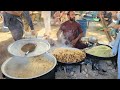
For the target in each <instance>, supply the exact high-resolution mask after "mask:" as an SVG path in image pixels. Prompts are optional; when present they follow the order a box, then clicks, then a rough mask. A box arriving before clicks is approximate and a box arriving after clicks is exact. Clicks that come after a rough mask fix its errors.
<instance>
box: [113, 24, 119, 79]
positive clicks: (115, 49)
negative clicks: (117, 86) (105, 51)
mask: <svg viewBox="0 0 120 90" xmlns="http://www.w3.org/2000/svg"><path fill="white" fill-rule="evenodd" d="M117 28H120V26H117ZM112 55H113V56H115V55H118V56H117V66H118V79H120V31H119V32H118V34H117V37H116V39H115V42H114V44H113V47H112Z"/></svg>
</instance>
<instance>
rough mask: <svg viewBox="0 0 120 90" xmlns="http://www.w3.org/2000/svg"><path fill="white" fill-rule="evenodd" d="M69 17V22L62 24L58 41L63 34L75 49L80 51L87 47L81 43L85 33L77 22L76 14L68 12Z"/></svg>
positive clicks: (58, 33)
mask: <svg viewBox="0 0 120 90" xmlns="http://www.w3.org/2000/svg"><path fill="white" fill-rule="evenodd" d="M67 17H68V20H67V21H66V22H64V23H62V24H61V26H60V29H59V31H58V32H57V37H58V40H59V39H60V34H61V33H63V35H64V37H65V39H66V41H69V42H70V43H71V45H72V46H73V47H75V48H78V49H83V48H86V47H87V45H85V44H83V43H82V41H81V38H82V37H83V31H82V29H81V27H80V24H79V23H77V22H76V21H75V12H74V11H68V13H67Z"/></svg>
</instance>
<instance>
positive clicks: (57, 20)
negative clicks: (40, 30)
mask: <svg viewBox="0 0 120 90" xmlns="http://www.w3.org/2000/svg"><path fill="white" fill-rule="evenodd" d="M60 18H61V13H60V11H56V12H55V13H54V15H53V19H54V24H55V25H60V24H61V20H60Z"/></svg>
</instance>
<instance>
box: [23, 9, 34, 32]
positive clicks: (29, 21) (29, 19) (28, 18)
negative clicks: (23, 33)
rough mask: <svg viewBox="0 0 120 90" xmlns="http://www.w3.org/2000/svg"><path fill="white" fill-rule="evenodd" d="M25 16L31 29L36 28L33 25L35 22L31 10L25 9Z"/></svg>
mask: <svg viewBox="0 0 120 90" xmlns="http://www.w3.org/2000/svg"><path fill="white" fill-rule="evenodd" d="M23 16H24V17H25V19H26V20H27V22H28V24H29V26H30V28H31V30H34V25H33V22H32V19H31V17H30V13H29V11H24V12H23Z"/></svg>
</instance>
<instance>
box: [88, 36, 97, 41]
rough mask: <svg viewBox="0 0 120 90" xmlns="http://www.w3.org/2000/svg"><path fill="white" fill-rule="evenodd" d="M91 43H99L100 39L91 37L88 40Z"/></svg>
mask: <svg viewBox="0 0 120 90" xmlns="http://www.w3.org/2000/svg"><path fill="white" fill-rule="evenodd" d="M88 41H89V42H90V43H97V42H98V39H97V38H96V37H93V36H91V37H90V38H89V40H88Z"/></svg>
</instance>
